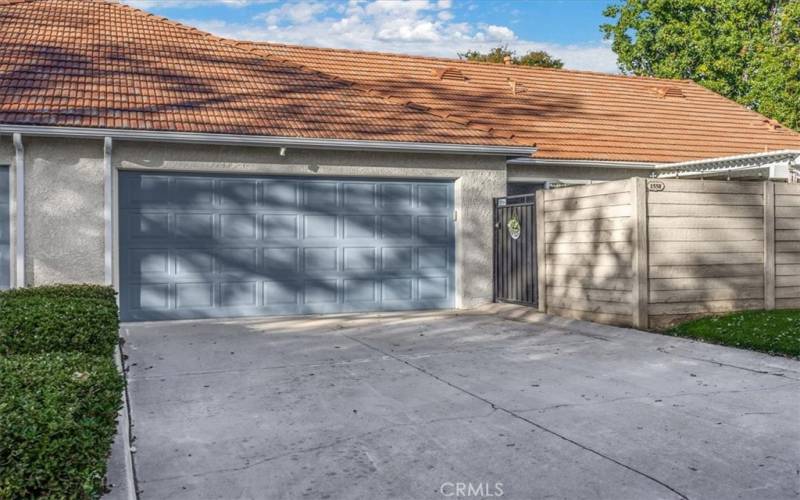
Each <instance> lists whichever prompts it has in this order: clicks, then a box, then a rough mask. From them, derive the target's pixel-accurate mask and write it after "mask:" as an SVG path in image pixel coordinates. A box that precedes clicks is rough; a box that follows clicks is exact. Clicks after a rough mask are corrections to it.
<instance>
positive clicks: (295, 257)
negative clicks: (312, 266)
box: [263, 247, 300, 276]
mask: <svg viewBox="0 0 800 500" xmlns="http://www.w3.org/2000/svg"><path fill="white" fill-rule="evenodd" d="M299 253H300V249H299V248H297V247H277V248H265V249H264V266H263V269H264V272H265V273H266V275H267V276H273V275H282V274H295V273H298V272H300V258H299Z"/></svg>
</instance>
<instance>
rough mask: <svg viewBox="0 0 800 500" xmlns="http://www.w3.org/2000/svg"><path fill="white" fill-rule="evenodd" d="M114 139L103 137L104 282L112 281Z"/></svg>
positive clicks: (108, 283)
mask: <svg viewBox="0 0 800 500" xmlns="http://www.w3.org/2000/svg"><path fill="white" fill-rule="evenodd" d="M113 147H114V141H113V140H112V139H111V137H106V138H105V139H103V224H104V238H103V239H104V248H103V263H104V271H105V272H104V275H105V284H106V285H109V286H110V285H112V284H113V283H114V222H113V209H114V192H113V188H112V186H113V182H114V179H113V171H112V168H111V153H112V151H113Z"/></svg>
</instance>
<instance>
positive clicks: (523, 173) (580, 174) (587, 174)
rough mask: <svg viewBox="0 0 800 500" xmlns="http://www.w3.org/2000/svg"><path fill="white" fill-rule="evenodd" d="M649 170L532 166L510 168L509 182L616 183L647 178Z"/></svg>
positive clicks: (511, 166)
mask: <svg viewBox="0 0 800 500" xmlns="http://www.w3.org/2000/svg"><path fill="white" fill-rule="evenodd" d="M650 172H651V171H650V170H649V169H636V168H624V167H588V166H586V167H583V166H581V167H572V166H567V165H535V166H533V165H531V166H519V165H510V166H509V167H508V178H509V181H511V182H514V181H515V180H522V179H541V180H565V181H583V180H593V181H614V180H618V179H628V178H630V177H647V176H648V175H649V174H650Z"/></svg>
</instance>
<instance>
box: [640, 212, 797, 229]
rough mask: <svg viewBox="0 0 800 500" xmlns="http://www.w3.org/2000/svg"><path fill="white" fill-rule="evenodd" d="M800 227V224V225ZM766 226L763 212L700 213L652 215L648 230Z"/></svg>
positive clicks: (760, 227)
mask: <svg viewBox="0 0 800 500" xmlns="http://www.w3.org/2000/svg"><path fill="white" fill-rule="evenodd" d="M799 227H800V226H799ZM763 228H764V217H763V214H761V215H759V216H758V217H706V216H705V214H703V213H702V212H701V213H698V214H697V215H696V216H691V217H685V216H676V217H652V216H651V217H650V219H649V220H648V230H653V229H704V230H705V229H761V230H763Z"/></svg>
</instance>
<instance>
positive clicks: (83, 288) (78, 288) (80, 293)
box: [0, 284, 117, 302]
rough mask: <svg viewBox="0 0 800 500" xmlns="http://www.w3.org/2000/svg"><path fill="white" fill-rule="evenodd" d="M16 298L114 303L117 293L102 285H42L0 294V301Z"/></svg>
mask: <svg viewBox="0 0 800 500" xmlns="http://www.w3.org/2000/svg"><path fill="white" fill-rule="evenodd" d="M16 297H54V298H57V299H60V298H65V297H74V298H78V299H100V300H110V301H113V302H115V301H116V297H117V292H116V291H115V290H114V289H113V288H112V287H110V286H103V285H88V284H82V285H43V286H35V287H29V288H14V289H11V290H5V291H2V292H0V301H2V300H3V299H6V298H16Z"/></svg>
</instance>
